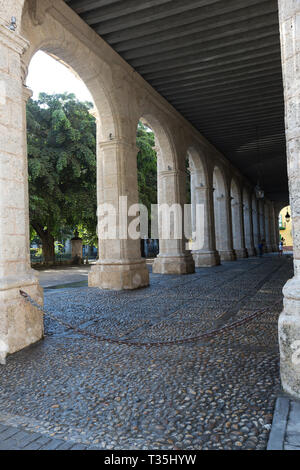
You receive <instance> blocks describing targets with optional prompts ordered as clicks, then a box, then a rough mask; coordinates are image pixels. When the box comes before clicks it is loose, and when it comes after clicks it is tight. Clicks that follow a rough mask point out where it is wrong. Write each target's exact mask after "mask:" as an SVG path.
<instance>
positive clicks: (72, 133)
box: [26, 51, 98, 267]
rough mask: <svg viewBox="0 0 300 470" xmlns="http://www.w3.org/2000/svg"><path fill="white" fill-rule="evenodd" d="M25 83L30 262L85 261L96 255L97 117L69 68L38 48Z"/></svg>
mask: <svg viewBox="0 0 300 470" xmlns="http://www.w3.org/2000/svg"><path fill="white" fill-rule="evenodd" d="M28 70H29V73H28V76H27V82H26V84H27V86H29V87H30V89H31V90H32V91H33V96H32V98H30V99H29V100H28V102H27V105H26V106H27V108H26V109H27V153H28V173H29V213H30V228H31V230H30V241H31V250H30V251H31V262H32V263H34V265H35V267H36V266H37V265H38V264H40V263H41V262H42V263H45V264H46V265H49V264H70V263H71V264H83V262H84V259H86V260H87V259H88V257H90V258H95V257H96V254H97V245H98V239H97V234H96V232H97V230H96V227H97V197H96V194H97V189H96V185H97V183H96V176H97V171H96V119H95V117H96V116H97V115H98V111H97V109H96V107H95V103H94V101H93V98H92V95H91V94H90V92H89V90H88V89H87V87H86V86H85V85H84V83H83V82H82V81H81V80H80V79H79V77H78V76H77V75H76V74H75V73H74V72H73V71H72V69H71V68H70V67H66V66H65V64H62V63H61V62H58V61H57V60H55V59H54V58H53V57H51V56H49V55H48V54H45V53H44V52H42V51H38V52H37V53H36V54H35V55H34V56H33V57H32V59H31V62H30V65H29V69H28Z"/></svg>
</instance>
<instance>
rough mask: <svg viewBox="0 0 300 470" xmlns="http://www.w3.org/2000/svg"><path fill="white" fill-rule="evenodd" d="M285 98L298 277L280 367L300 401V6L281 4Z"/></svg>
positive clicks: (291, 287)
mask: <svg viewBox="0 0 300 470" xmlns="http://www.w3.org/2000/svg"><path fill="white" fill-rule="evenodd" d="M279 24H280V37H281V56H282V70H283V83H284V95H285V123H286V141H287V166H288V178H289V192H290V205H291V215H292V223H293V241H294V277H293V278H292V279H291V280H289V281H288V282H287V283H286V285H285V286H284V288H283V294H284V310H283V312H282V313H281V315H280V318H279V343H280V368H281V380H282V386H283V389H284V391H285V392H287V393H289V394H291V395H292V396H294V397H296V398H300V360H299V358H300V197H299V194H300V3H299V1H298V0H287V1H279Z"/></svg>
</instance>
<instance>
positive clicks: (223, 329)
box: [20, 290, 282, 347]
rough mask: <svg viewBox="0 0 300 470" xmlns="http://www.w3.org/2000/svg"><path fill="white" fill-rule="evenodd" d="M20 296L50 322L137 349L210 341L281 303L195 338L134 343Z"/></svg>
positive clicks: (26, 296)
mask: <svg viewBox="0 0 300 470" xmlns="http://www.w3.org/2000/svg"><path fill="white" fill-rule="evenodd" d="M20 294H21V296H22V297H23V298H24V300H25V301H26V302H28V303H30V304H31V305H32V306H33V307H35V308H37V309H38V310H39V311H40V312H42V313H43V314H44V315H46V316H47V317H49V318H51V320H54V321H55V322H57V323H59V324H60V325H62V326H64V327H66V328H68V329H70V330H73V331H75V332H76V333H79V334H81V335H84V336H90V337H92V338H94V339H96V340H98V341H102V342H107V343H112V344H125V345H127V346H138V347H152V346H172V345H176V344H185V343H192V342H195V341H199V340H205V339H211V338H213V337H215V336H218V335H221V334H223V333H227V332H229V331H231V330H234V329H235V328H238V327H240V326H242V325H245V324H246V323H249V322H251V321H252V320H254V319H255V318H257V317H259V316H261V315H263V314H264V313H266V312H268V311H270V310H271V309H272V310H273V309H274V307H275V306H276V305H279V304H280V303H282V300H281V299H280V300H278V301H277V302H275V303H274V304H273V306H272V307H271V306H269V307H264V308H261V309H257V310H256V311H255V312H254V313H252V314H251V315H249V316H248V317H246V318H244V319H242V320H238V321H235V322H232V323H231V324H230V325H227V326H223V327H221V328H216V329H214V330H211V331H208V332H206V333H202V334H199V335H195V336H188V337H186V338H180V339H175V340H167V341H148V342H143V341H134V340H125V339H117V338H108V337H105V336H101V335H98V334H96V333H92V332H91V331H87V330H83V329H81V328H78V327H76V326H73V325H71V324H70V323H67V322H65V321H63V320H60V319H59V318H57V317H56V316H55V315H53V314H52V313H50V312H49V311H47V310H45V309H44V308H43V307H42V306H41V305H40V304H38V303H37V302H36V301H35V300H33V299H32V297H30V295H29V294H28V293H27V292H24V291H23V290H20Z"/></svg>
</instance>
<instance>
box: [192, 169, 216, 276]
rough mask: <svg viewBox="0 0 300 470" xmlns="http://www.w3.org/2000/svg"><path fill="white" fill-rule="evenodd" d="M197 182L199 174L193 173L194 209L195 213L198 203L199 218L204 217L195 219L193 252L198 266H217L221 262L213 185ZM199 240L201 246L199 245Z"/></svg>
mask: <svg viewBox="0 0 300 470" xmlns="http://www.w3.org/2000/svg"><path fill="white" fill-rule="evenodd" d="M196 182H197V175H194V174H193V173H191V192H192V211H193V214H194V213H195V212H196V206H197V205H198V207H199V208H200V210H198V218H199V216H200V217H203V220H201V221H199V220H198V223H197V220H194V221H193V232H194V234H195V236H194V238H196V243H193V245H194V246H193V247H192V254H193V258H194V261H195V266H196V267H209V266H216V265H218V264H220V256H219V253H218V252H217V250H216V235H215V220H214V202H213V187H212V186H204V185H203V186H197V185H196ZM197 230H198V231H200V232H201V233H197ZM198 240H199V241H200V244H201V246H200V245H199V244H198V245H197V241H198Z"/></svg>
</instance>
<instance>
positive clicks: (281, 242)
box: [278, 240, 283, 256]
mask: <svg viewBox="0 0 300 470" xmlns="http://www.w3.org/2000/svg"><path fill="white" fill-rule="evenodd" d="M278 248H279V251H278V255H279V256H282V255H283V241H282V240H280V242H279V247H278Z"/></svg>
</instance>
